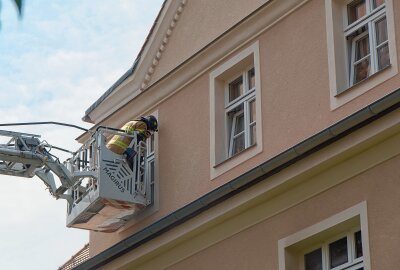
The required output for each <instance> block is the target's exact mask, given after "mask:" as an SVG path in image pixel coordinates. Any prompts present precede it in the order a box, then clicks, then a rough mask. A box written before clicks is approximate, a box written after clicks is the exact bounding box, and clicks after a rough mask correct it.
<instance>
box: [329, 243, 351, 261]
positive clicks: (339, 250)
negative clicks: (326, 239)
mask: <svg viewBox="0 0 400 270" xmlns="http://www.w3.org/2000/svg"><path fill="white" fill-rule="evenodd" d="M329 262H330V268H331V269H332V268H335V267H336V266H339V265H342V264H344V263H347V262H348V258H347V237H344V238H342V239H340V240H337V241H336V242H333V243H331V244H329Z"/></svg>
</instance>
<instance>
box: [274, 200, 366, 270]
mask: <svg viewBox="0 0 400 270" xmlns="http://www.w3.org/2000/svg"><path fill="white" fill-rule="evenodd" d="M278 254H279V270H369V269H371V266H370V264H371V262H370V258H369V243H368V218H367V204H366V202H361V203H359V204H357V205H355V206H353V207H351V208H348V209H346V210H344V211H343V212H340V213H338V214H335V215H333V216H331V217H329V218H327V219H325V220H323V221H321V222H319V223H317V224H314V225H312V226H310V227H307V228H305V229H302V230H300V231H298V232H296V233H294V234H292V235H289V236H288V237H285V238H283V239H280V240H279V241H278Z"/></svg>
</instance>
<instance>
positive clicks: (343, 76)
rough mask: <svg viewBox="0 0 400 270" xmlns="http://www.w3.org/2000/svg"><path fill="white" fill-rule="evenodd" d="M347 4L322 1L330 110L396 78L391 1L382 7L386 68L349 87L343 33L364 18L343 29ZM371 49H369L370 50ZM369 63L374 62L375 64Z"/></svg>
mask: <svg viewBox="0 0 400 270" xmlns="http://www.w3.org/2000/svg"><path fill="white" fill-rule="evenodd" d="M349 2H350V1H347V0H325V13H326V24H325V25H326V33H327V35H326V37H327V53H328V71H329V92H330V95H329V99H330V109H331V110H335V109H337V108H339V107H341V106H343V105H345V104H346V103H348V102H350V101H351V100H353V99H355V98H357V97H359V96H361V95H363V94H364V93H366V92H368V91H369V90H371V89H373V88H375V87H377V86H379V85H380V84H382V83H383V82H385V81H387V80H389V79H391V78H393V77H394V76H395V75H397V74H398V65H397V61H398V60H397V50H396V29H395V20H394V12H393V0H386V1H385V4H384V6H385V15H386V24H387V33H388V48H389V57H390V65H389V66H388V67H387V68H384V69H382V70H380V71H379V72H375V73H371V75H370V76H369V77H368V79H365V80H362V82H360V83H356V84H354V85H351V81H350V73H351V70H350V64H351V63H350V60H351V51H349V50H350V49H349V44H348V43H349V42H348V41H347V40H346V38H345V31H346V30H347V31H349V29H350V28H351V27H354V25H355V24H357V23H360V22H362V21H363V20H364V19H365V17H366V16H364V18H360V19H359V20H357V21H355V22H353V23H351V24H350V25H347V24H348V21H347V4H348V3H349ZM378 9H379V10H381V9H382V7H378ZM375 19H377V18H375ZM369 29H370V28H369ZM347 34H349V35H350V34H351V33H350V32H348V33H347ZM373 48H374V47H372V48H371V50H372V49H373ZM373 61H375V62H377V60H373ZM388 93H389V92H388Z"/></svg>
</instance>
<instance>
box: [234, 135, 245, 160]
mask: <svg viewBox="0 0 400 270" xmlns="http://www.w3.org/2000/svg"><path fill="white" fill-rule="evenodd" d="M244 147H245V145H244V133H243V134H242V135H240V136H238V137H236V138H234V139H233V151H232V155H235V154H237V153H239V152H241V151H243V150H244Z"/></svg>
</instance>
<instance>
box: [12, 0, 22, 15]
mask: <svg viewBox="0 0 400 270" xmlns="http://www.w3.org/2000/svg"><path fill="white" fill-rule="evenodd" d="M14 3H15V5H16V6H17V10H18V14H19V16H22V5H23V3H24V0H14Z"/></svg>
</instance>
